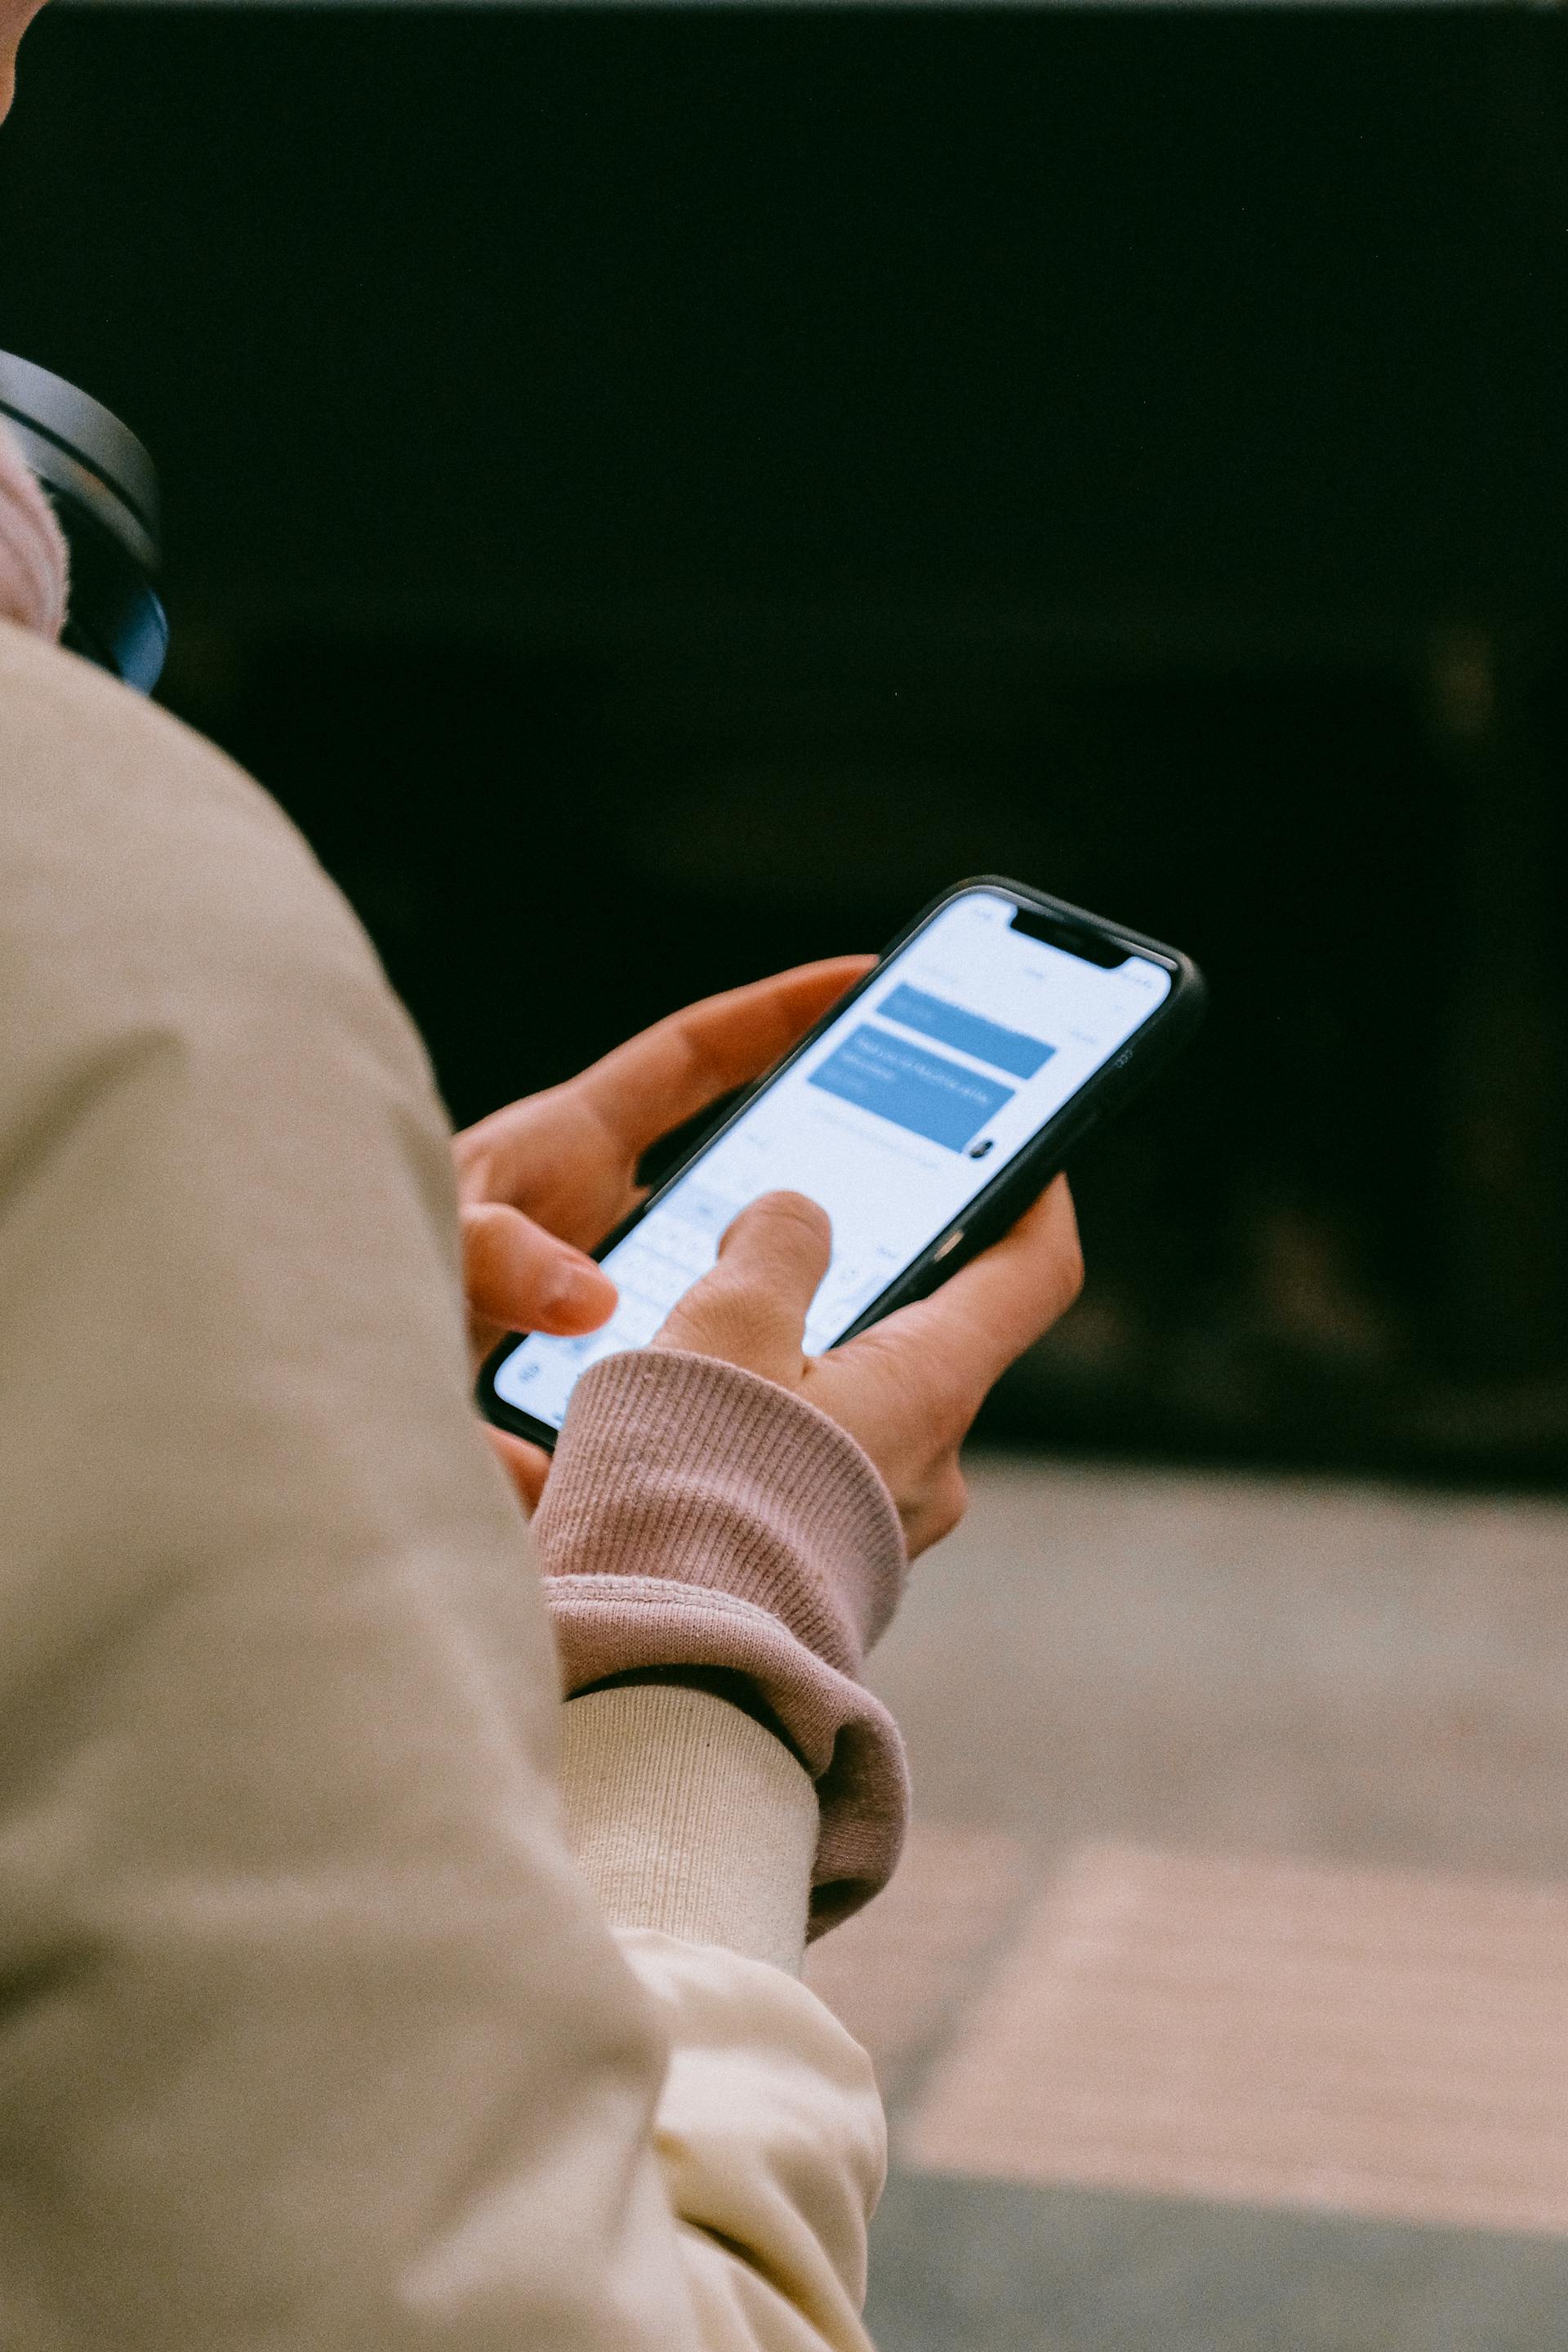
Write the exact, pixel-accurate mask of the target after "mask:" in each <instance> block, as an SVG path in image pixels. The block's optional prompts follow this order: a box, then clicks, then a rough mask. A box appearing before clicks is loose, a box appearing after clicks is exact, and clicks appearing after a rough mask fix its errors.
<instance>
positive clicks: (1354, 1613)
mask: <svg viewBox="0 0 1568 2352" xmlns="http://www.w3.org/2000/svg"><path fill="white" fill-rule="evenodd" d="M973 1496H974V1500H973V1508H972V1511H971V1514H970V1517H969V1518H968V1520H967V1521H966V1523H965V1525H964V1527H963V1528H962V1529H961V1530H960V1532H959V1533H958V1534H957V1535H956V1536H955V1537H953V1538H952V1539H951V1540H950V1541H949V1542H948V1543H947V1544H946V1545H944V1546H943V1547H942V1549H941V1550H940V1551H938V1552H937V1553H936V1554H934V1555H933V1556H932V1557H931V1559H929V1560H927V1561H925V1562H922V1563H921V1566H920V1568H919V1569H918V1570H917V1571H916V1577H915V1581H914V1585H913V1589H912V1591H911V1593H910V1599H909V1601H908V1602H907V1603H906V1606H905V1609H904V1612H903V1613H902V1615H901V1616H900V1621H899V1622H898V1624H897V1625H896V1626H895V1628H894V1630H893V1632H892V1633H891V1634H890V1635H889V1638H888V1640H887V1642H886V1643H885V1644H884V1645H883V1648H882V1650H881V1651H880V1652H879V1655H878V1659H877V1661H876V1670H875V1674H874V1676H873V1679H874V1680H875V1682H876V1684H877V1686H878V1687H879V1689H880V1690H881V1691H882V1692H883V1694H884V1695H885V1696H887V1697H888V1698H889V1701H890V1703H891V1704H892V1705H893V1706H894V1708H895V1710H896V1712H897V1713H898V1715H899V1717H900V1721H901V1722H902V1724H903V1726H904V1729H905V1733H906V1736H907V1738H908V1740H909V1745H910V1758H911V1762H912V1766H913V1769H914V1775H915V1782H916V1790H917V1826H916V1832H915V1835H914V1838H913V1841H912V1843H911V1848H910V1855H909V1858H908V1860H907V1862H906V1864H905V1866H904V1868H903V1870H902V1871H901V1872H900V1876H899V1878H898V1880H897V1881H896V1882H895V1884H894V1885H893V1887H892V1888H891V1889H890V1890H889V1893H888V1894H887V1895H884V1896H883V1897H882V1898H881V1900H880V1901H879V1903H877V1904H875V1905H873V1906H871V1907H870V1909H869V1910H868V1912H866V1913H865V1914H864V1915H863V1916H862V1917H861V1918H860V1919H859V1920H858V1921H855V1922H852V1923H851V1924H850V1925H849V1926H848V1927H845V1928H843V1929H841V1930H839V1932H838V1933H837V1935H835V1936H833V1937H829V1938H828V1939H827V1940H826V1942H825V1943H824V1944H823V1945H822V1946H821V1947H819V1948H818V1949H817V1951H816V1954H815V1956H814V1958H813V1963H812V1974H813V1980H814V1981H815V1982H816V1984H817V1985H818V1987H819V1989H820V1990H822V1991H823V1992H824V1994H825V1995H826V1998H827V1999H829V2000H831V2001H832V2002H833V2003H834V2004H835V2006H836V2007H837V2009H838V2010H839V2011H840V2013H841V2014H842V2015H844V2017H845V2018H846V2019H847V2021H848V2022H849V2023H850V2024H851V2026H852V2027H853V2028H854V2030H855V2031H856V2032H858V2034H859V2035H860V2037H861V2038H862V2039H863V2040H864V2041H865V2042H866V2043H867V2045H868V2048H870V2050H871V2051H872V2053H873V2055H874V2057H875V2058H876V2060H877V2063H878V2066H879V2073H880V2074H881V2077H882V2080H883V2084H884V2086H885V2089H886V2091H887V2094H888V2097H889V2110H890V2117H891V2125H892V2133H893V2147H894V2173H893V2179H892V2180H891V2183H890V2185H889V2192H888V2196H887V2198H886V2200H885V2201H884V2205H883V2209H882V2211H881V2214H880V2215H879V2221H878V2224H877V2228H876V2231H874V2234H873V2276H872V2288H871V2295H870V2301H869V2317H870V2322H871V2326H872V2328H873V2331H874V2333H875V2334H876V2336H877V2339H878V2342H879V2345H880V2347H882V2352H1112V2347H1114V2352H1145V2347H1147V2352H1155V2347H1159V2352H1187V2347H1193V2352H1197V2347H1204V2352H1230V2347H1279V2352H1319V2347H1321V2352H1330V2347H1332V2352H1450V2347H1452V2352H1552V2348H1554V2347H1563V2352H1568V1508H1565V1507H1562V1506H1558V1505H1552V1504H1545V1503H1531V1502H1488V1501H1476V1500H1473V1499H1456V1498H1451V1497H1437V1496H1426V1495H1416V1494H1410V1493H1403V1492H1396V1491H1392V1490H1384V1489H1378V1488H1373V1487H1352V1486H1332V1485H1327V1484H1319V1483H1308V1482H1305V1481H1302V1482H1283V1481H1279V1480H1271V1479H1264V1478H1252V1477H1218V1476H1210V1475H1172V1474H1166V1473H1153V1472H1149V1473H1141V1472H1130V1471H1124V1470H1115V1471H1110V1470H1097V1469H1083V1468H1064V1467H1060V1466H1048V1467H1047V1466H1036V1465H1025V1464H1022V1463H1017V1462H1008V1461H1005V1460H991V1461H983V1462H982V1463H980V1464H979V1465H976V1466H975V1468H974V1471H973Z"/></svg>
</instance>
